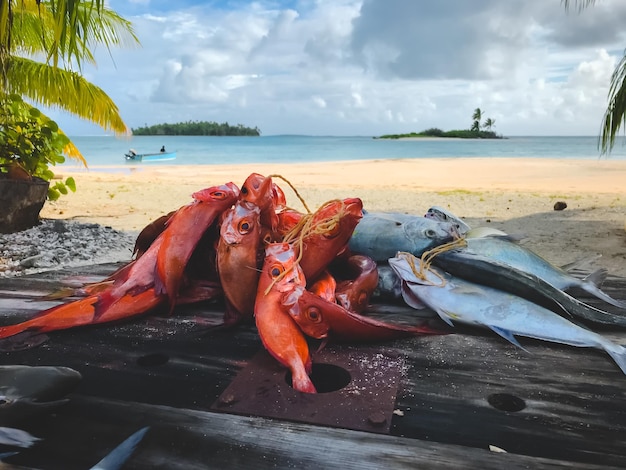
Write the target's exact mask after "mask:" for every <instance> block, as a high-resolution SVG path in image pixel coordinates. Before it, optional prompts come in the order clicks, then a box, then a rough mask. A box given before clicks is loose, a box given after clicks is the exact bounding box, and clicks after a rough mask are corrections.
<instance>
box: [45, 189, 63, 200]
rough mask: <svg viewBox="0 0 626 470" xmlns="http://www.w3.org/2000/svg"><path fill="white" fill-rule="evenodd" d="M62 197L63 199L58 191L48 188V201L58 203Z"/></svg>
mask: <svg viewBox="0 0 626 470" xmlns="http://www.w3.org/2000/svg"><path fill="white" fill-rule="evenodd" d="M60 197H61V193H59V192H58V191H57V190H56V189H54V188H48V199H49V200H51V201H56V200H57V199H59V198H60Z"/></svg>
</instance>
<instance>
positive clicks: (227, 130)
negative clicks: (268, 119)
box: [132, 121, 261, 137]
mask: <svg viewBox="0 0 626 470" xmlns="http://www.w3.org/2000/svg"><path fill="white" fill-rule="evenodd" d="M132 131H133V135H208V136H211V135H212V136H252V137H258V136H260V135H261V131H260V130H259V128H258V127H254V128H251V127H246V126H244V125H242V124H237V125H236V126H231V125H230V124H228V123H227V122H223V123H221V124H219V123H217V122H212V121H187V122H178V123H175V124H167V123H164V124H155V125H153V126H144V127H138V128H136V129H132Z"/></svg>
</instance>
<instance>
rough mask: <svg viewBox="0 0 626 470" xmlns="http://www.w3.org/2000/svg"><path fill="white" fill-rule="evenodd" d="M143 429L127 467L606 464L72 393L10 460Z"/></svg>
mask: <svg viewBox="0 0 626 470" xmlns="http://www.w3.org/2000/svg"><path fill="white" fill-rule="evenodd" d="M181 393H183V391H182V390H181ZM143 426H150V430H149V431H148V433H147V434H146V436H145V438H144V440H143V441H142V443H141V444H140V446H139V448H138V449H137V451H136V452H135V454H134V455H133V456H132V458H131V459H130V461H129V462H128V465H127V466H126V467H125V468H129V469H136V470H143V469H150V470H156V469H163V470H173V469H185V470H189V469H206V468H255V469H259V470H264V469H276V468H299V469H336V468H345V469H358V470H363V469H381V468H393V469H415V468H433V469H438V468H441V469H449V468H484V469H491V468H493V469H501V468H509V469H521V468H574V469H575V468H584V469H589V470H593V469H599V468H602V469H608V468H611V467H607V466H600V465H594V464H577V463H574V462H571V461H566V460H561V461H558V460H552V459H542V458H536V457H528V456H524V455H514V454H501V453H494V452H490V451H488V450H486V449H478V448H469V447H463V446H455V445H449V444H440V443H437V442H428V441H426V440H416V439H409V438H403V437H395V436H384V435H379V434H371V433H366V432H360V431H346V430H342V429H336V428H325V427H320V426H311V425H307V424H299V423H290V422H287V421H277V420H270V419H264V418H257V417H247V416H236V415H228V414H220V413H211V412H204V411H197V410H195V411H194V410H188V409H184V408H172V407H168V406H157V405H146V404H143V403H132V402H119V401H114V400H106V399H101V398H96V397H88V396H75V397H73V398H72V401H71V403H69V404H68V405H67V406H65V407H64V408H63V409H62V410H61V411H60V412H59V413H57V414H55V415H53V416H49V417H47V418H46V419H44V420H40V422H39V423H37V424H36V425H33V426H30V427H29V429H28V430H29V431H30V432H32V433H33V434H35V435H37V436H40V437H44V440H43V441H41V443H39V444H38V447H37V448H32V449H28V450H25V451H23V452H22V453H21V455H20V456H17V457H15V458H12V460H14V461H15V462H16V463H21V462H24V463H28V465H32V466H35V467H41V468H46V469H50V470H53V469H63V470H73V469H77V470H78V469H81V470H82V469H85V468H88V467H89V465H93V463H95V462H97V461H98V460H99V459H100V458H102V457H103V456H104V455H105V454H106V453H107V452H108V451H109V450H110V449H112V448H113V447H114V446H115V445H116V444H117V443H118V442H120V441H121V440H123V439H124V438H125V437H126V436H127V435H130V434H131V433H133V432H134V431H136V430H137V429H139V428H141V427H143ZM615 468H618V467H615Z"/></svg>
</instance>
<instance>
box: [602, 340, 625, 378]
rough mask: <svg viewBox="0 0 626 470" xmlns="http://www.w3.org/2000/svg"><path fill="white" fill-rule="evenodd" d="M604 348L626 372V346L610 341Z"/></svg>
mask: <svg viewBox="0 0 626 470" xmlns="http://www.w3.org/2000/svg"><path fill="white" fill-rule="evenodd" d="M604 350H605V351H606V352H607V353H609V355H610V356H611V357H612V358H613V360H614V361H615V363H616V364H617V365H618V366H619V368H620V369H621V370H622V372H623V373H624V374H626V348H625V347H624V346H620V345H619V344H614V343H610V344H607V345H605V347H604Z"/></svg>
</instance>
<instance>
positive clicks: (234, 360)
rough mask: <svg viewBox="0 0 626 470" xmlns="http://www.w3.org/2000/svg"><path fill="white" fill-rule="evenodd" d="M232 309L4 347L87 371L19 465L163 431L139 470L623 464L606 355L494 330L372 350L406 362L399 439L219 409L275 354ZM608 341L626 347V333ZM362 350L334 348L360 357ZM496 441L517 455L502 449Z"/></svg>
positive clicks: (52, 462) (625, 408)
mask: <svg viewBox="0 0 626 470" xmlns="http://www.w3.org/2000/svg"><path fill="white" fill-rule="evenodd" d="M114 268H115V266H113V265H100V266H90V267H84V268H80V269H74V270H71V271H58V272H49V273H42V274H37V275H32V276H27V277H22V278H18V279H3V280H0V316H2V317H3V318H5V320H4V322H5V323H13V322H17V321H19V320H21V319H24V318H27V317H29V316H30V315H32V314H33V313H35V312H36V311H38V310H40V309H43V308H47V307H49V306H51V305H54V303H52V302H31V301H30V299H33V298H35V297H37V296H39V295H43V294H47V293H49V292H50V291H52V290H54V289H55V288H57V287H58V286H59V285H60V284H61V281H65V280H67V279H68V277H72V276H74V275H92V276H104V275H106V274H108V273H110V272H112V270H113V269H114ZM605 288H606V291H607V292H608V293H610V294H611V295H613V296H615V297H617V298H621V299H624V298H626V281H625V280H622V279H609V280H608V281H607V284H606V285H605ZM590 303H594V305H597V306H600V304H599V303H597V302H595V301H593V300H590ZM614 311H615V310H614ZM222 312H223V306H222V305H221V304H220V303H209V304H203V305H194V306H187V307H181V308H177V309H176V312H175V314H174V315H173V316H168V315H166V314H165V313H163V312H161V313H156V314H151V315H146V316H144V317H141V318H136V319H134V320H131V321H128V322H122V323H118V324H115V325H100V326H93V327H85V328H80V329H74V330H67V331H63V332H54V333H50V334H49V337H50V339H49V340H48V341H47V342H46V343H44V344H42V345H40V346H38V347H35V348H33V349H29V350H24V351H14V352H4V353H0V363H2V364H28V365H66V366H69V367H72V368H74V369H76V370H78V371H80V372H81V374H82V375H83V380H82V382H81V383H80V385H79V387H78V388H77V390H76V391H75V393H74V394H73V395H71V401H70V403H69V404H67V405H65V406H64V407H62V408H59V409H58V410H57V411H56V412H55V413H54V414H49V415H44V416H41V417H39V418H37V419H31V420H29V421H28V422H26V423H23V424H22V425H21V427H22V428H23V429H26V430H29V431H31V432H33V433H34V434H35V435H36V436H38V437H41V438H43V440H42V441H40V442H38V443H37V444H36V445H35V446H34V447H33V448H31V449H28V450H25V451H22V452H21V453H20V454H19V455H17V456H15V457H11V458H10V459H8V461H9V462H14V463H19V464H21V465H24V466H31V467H34V468H63V469H73V468H76V469H84V468H89V467H90V466H91V465H93V464H95V462H97V461H98V460H99V459H100V458H101V457H102V456H103V455H104V454H105V453H106V452H108V451H109V450H110V449H112V448H113V447H114V446H115V445H117V444H118V443H119V442H121V441H122V440H123V439H124V438H125V437H126V436H128V435H130V434H131V433H132V432H134V431H136V430H137V429H139V428H141V427H143V426H146V425H150V426H151V430H150V431H149V433H148V435H147V436H146V438H145V440H144V442H142V444H141V445H140V448H139V450H138V451H137V452H136V454H135V455H134V456H133V457H132V459H131V461H130V462H129V464H128V465H127V467H126V468H138V469H139V468H229V467H230V468H287V467H294V466H297V467H299V468H340V467H345V468H357V467H358V468H384V467H386V468H417V467H418V466H420V467H422V468H428V467H433V468H437V467H444V466H445V467H446V468H452V467H457V468H467V467H468V466H469V467H481V468H502V467H503V466H504V465H505V464H506V466H508V467H512V468H539V467H550V466H554V467H561V466H563V467H574V468H576V467H578V468H591V465H602V466H614V467H624V465H625V464H624V462H626V376H624V375H623V374H622V373H621V372H620V370H619V369H618V368H617V366H615V364H614V363H613V362H612V360H611V359H610V358H609V357H608V355H607V354H606V353H604V352H603V351H596V350H586V349H581V348H573V347H567V346H560V345H556V344H548V343H543V342H539V341H532V340H523V339H522V340H521V342H522V344H523V345H524V347H525V348H526V349H527V350H528V352H525V351H523V350H520V349H518V348H516V347H515V346H513V345H511V344H508V343H507V342H506V341H505V340H503V339H501V338H499V337H496V336H495V335H493V334H491V333H489V332H485V331H482V330H474V329H463V328H457V329H455V331H456V332H457V333H456V334H451V335H446V336H436V337H420V338H414V339H408V340H398V341H394V342H389V343H381V344H378V345H373V346H372V345H367V348H371V347H374V348H379V350H380V352H381V354H385V355H389V356H393V357H400V358H401V359H402V363H403V365H402V374H401V378H400V379H401V380H400V383H399V389H398V396H397V399H396V403H395V406H394V409H396V410H398V411H397V413H398V414H396V415H393V419H392V422H391V427H390V431H389V432H390V434H389V435H381V434H380V433H377V434H373V433H363V432H360V431H353V430H346V429H341V423H339V426H338V427H325V426H324V427H322V426H312V425H309V424H306V423H295V422H290V421H289V420H287V419H285V420H270V419H266V418H263V417H260V416H251V417H248V416H239V415H234V414H230V413H227V412H223V413H216V412H214V411H211V407H212V405H213V404H214V403H215V401H216V400H217V399H218V397H219V396H220V395H221V394H222V392H224V390H226V389H227V387H228V386H229V384H230V383H231V382H232V381H233V379H234V378H235V377H236V376H237V374H238V373H239V372H240V371H241V370H242V369H244V368H245V367H246V365H247V364H248V363H249V361H250V360H251V359H252V358H253V357H254V356H255V355H256V354H257V353H258V352H259V351H261V350H262V345H261V342H260V340H259V338H258V335H257V334H256V331H255V329H254V326H253V325H247V326H245V325H244V326H239V327H237V328H234V329H224V328H221V327H219V326H217V325H219V324H220V322H221V316H222ZM372 314H374V315H378V316H384V317H385V318H388V319H391V318H393V319H394V320H399V321H405V322H406V321H411V319H412V318H414V317H415V315H416V314H417V315H421V316H424V312H415V311H413V310H411V309H409V308H407V307H405V306H402V305H398V304H391V303H385V304H374V305H373V308H372ZM601 331H602V333H603V334H605V335H607V336H610V337H611V338H612V339H613V340H617V341H618V342H621V343H622V344H626V334H624V333H623V332H621V331H617V330H608V329H602V330H601ZM364 347H365V346H361V345H343V346H342V345H337V346H336V348H338V349H343V350H346V351H347V352H348V353H350V351H353V352H354V353H355V354H358V352H359V351H361V350H362V349H363V348H364ZM314 360H315V358H314ZM329 395H331V394H329ZM490 402H491V403H490ZM520 408H521V409H520ZM507 410H508V411H507ZM513 410H518V411H513ZM400 414H402V416H400ZM259 415H261V416H262V413H259ZM489 445H494V446H497V447H500V448H502V449H505V450H507V451H508V452H509V453H508V454H496V453H493V452H489V451H488V450H486V449H488V447H489ZM466 464H467V465H466Z"/></svg>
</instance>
